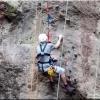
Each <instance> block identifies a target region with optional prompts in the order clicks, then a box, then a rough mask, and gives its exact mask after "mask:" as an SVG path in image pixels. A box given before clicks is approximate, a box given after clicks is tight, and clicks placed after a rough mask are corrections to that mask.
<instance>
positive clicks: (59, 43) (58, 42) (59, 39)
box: [54, 35, 63, 49]
mask: <svg viewBox="0 0 100 100" xmlns="http://www.w3.org/2000/svg"><path fill="white" fill-rule="evenodd" d="M62 39H63V36H62V35H59V37H58V41H57V43H56V44H55V45H54V47H55V48H56V49H58V48H59V47H60V45H61V41H62Z"/></svg>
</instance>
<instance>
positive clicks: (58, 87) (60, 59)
mask: <svg viewBox="0 0 100 100" xmlns="http://www.w3.org/2000/svg"><path fill="white" fill-rule="evenodd" d="M67 11H68V0H67V1H66V14H65V23H64V33H65V29H66V19H67ZM63 49H64V47H63V42H62V48H61V59H60V67H61V66H62V61H61V60H62V53H63ZM59 85H60V74H59V79H58V88H57V100H58V99H59V88H60V87H59Z"/></svg>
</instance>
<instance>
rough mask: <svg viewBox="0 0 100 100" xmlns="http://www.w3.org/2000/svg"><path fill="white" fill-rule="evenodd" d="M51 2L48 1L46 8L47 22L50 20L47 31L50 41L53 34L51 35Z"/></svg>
mask: <svg viewBox="0 0 100 100" xmlns="http://www.w3.org/2000/svg"><path fill="white" fill-rule="evenodd" d="M48 7H49V3H48V1H47V8H46V11H47V16H48V17H47V22H48V33H47V36H48V42H51V35H50V24H51V22H50V20H51V18H52V17H51V15H50V14H49V8H48Z"/></svg>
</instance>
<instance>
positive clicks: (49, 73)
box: [48, 66, 54, 77]
mask: <svg viewBox="0 0 100 100" xmlns="http://www.w3.org/2000/svg"><path fill="white" fill-rule="evenodd" d="M53 74H54V69H53V68H52V66H50V67H48V75H49V76H51V77H52V76H53Z"/></svg>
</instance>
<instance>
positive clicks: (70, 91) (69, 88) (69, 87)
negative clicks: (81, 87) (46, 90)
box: [64, 85, 75, 93]
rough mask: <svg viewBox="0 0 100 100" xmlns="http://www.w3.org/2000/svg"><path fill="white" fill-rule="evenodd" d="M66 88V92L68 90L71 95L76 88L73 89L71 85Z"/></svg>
mask: <svg viewBox="0 0 100 100" xmlns="http://www.w3.org/2000/svg"><path fill="white" fill-rule="evenodd" d="M64 87H65V90H66V91H67V92H69V93H72V92H74V91H75V88H74V87H72V86H70V85H65V86H64Z"/></svg>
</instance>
